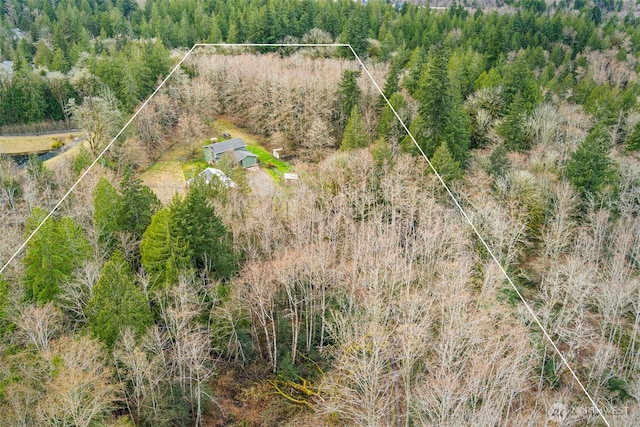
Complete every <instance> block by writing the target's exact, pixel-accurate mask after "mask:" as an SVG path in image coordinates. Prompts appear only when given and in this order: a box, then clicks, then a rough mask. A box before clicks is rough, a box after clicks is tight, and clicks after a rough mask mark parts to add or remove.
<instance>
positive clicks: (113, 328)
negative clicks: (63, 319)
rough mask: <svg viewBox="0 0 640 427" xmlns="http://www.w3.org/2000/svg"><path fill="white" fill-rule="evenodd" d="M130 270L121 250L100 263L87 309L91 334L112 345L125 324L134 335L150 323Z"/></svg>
mask: <svg viewBox="0 0 640 427" xmlns="http://www.w3.org/2000/svg"><path fill="white" fill-rule="evenodd" d="M132 278H133V270H132V268H131V266H130V265H129V264H128V262H127V260H126V259H125V257H124V255H123V254H122V252H120V251H116V252H114V254H113V256H112V257H111V259H110V260H109V261H108V262H107V263H106V264H105V265H104V266H103V267H102V271H101V273H100V278H99V279H98V282H97V283H96V285H95V286H94V287H93V296H92V297H91V299H90V300H89V302H88V304H87V307H86V313H87V320H88V322H89V327H90V328H91V331H92V332H93V335H94V336H96V337H97V338H98V339H100V340H101V341H103V342H104V343H105V344H106V345H107V347H109V348H113V345H114V344H115V342H116V340H117V339H118V338H119V337H120V335H121V334H122V332H124V330H125V328H131V329H132V330H133V332H134V333H135V335H136V336H137V337H140V336H141V335H142V334H143V333H144V332H145V331H146V329H147V328H148V327H149V326H151V325H152V324H153V317H152V315H151V310H150V308H149V301H148V300H147V297H146V296H145V295H144V293H143V292H142V291H141V290H140V289H139V288H138V287H136V285H135V284H134V282H133V279H132Z"/></svg>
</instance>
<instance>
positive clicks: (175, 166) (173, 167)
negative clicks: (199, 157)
mask: <svg viewBox="0 0 640 427" xmlns="http://www.w3.org/2000/svg"><path fill="white" fill-rule="evenodd" d="M140 179H142V182H143V183H144V184H145V185H147V186H148V187H149V188H151V190H152V191H153V192H154V193H155V195H156V196H157V197H158V199H160V201H161V202H162V203H165V204H166V203H168V202H169V201H170V200H171V198H172V197H173V196H174V195H175V194H176V193H178V194H184V192H185V189H186V185H187V182H186V180H185V179H184V173H183V171H182V162H179V161H176V160H161V161H158V162H156V163H155V164H154V165H153V166H151V167H150V168H149V169H147V171H145V172H144V173H143V174H142V175H141V176H140Z"/></svg>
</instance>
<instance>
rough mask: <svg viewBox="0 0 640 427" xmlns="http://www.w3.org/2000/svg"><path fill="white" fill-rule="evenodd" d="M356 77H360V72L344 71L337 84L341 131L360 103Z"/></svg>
mask: <svg viewBox="0 0 640 427" xmlns="http://www.w3.org/2000/svg"><path fill="white" fill-rule="evenodd" d="M358 77H360V71H353V70H344V72H343V73H342V79H341V80H340V83H339V84H338V113H339V117H338V122H339V124H340V128H341V129H342V128H344V125H345V123H346V121H347V119H348V117H349V115H350V114H351V111H352V110H353V107H355V106H356V105H358V104H359V103H360V97H361V91H360V87H358Z"/></svg>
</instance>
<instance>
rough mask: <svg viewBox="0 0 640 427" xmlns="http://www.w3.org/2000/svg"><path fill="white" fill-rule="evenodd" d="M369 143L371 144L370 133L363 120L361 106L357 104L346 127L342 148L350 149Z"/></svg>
mask: <svg viewBox="0 0 640 427" xmlns="http://www.w3.org/2000/svg"><path fill="white" fill-rule="evenodd" d="M367 145H369V135H368V134H367V130H366V129H365V127H364V123H363V121H362V114H361V113H360V107H358V106H357V105H356V106H354V107H353V109H352V110H351V114H350V115H349V120H348V121H347V126H346V127H345V128H344V134H343V135H342V142H341V143H340V149H341V150H350V149H352V148H361V147H366V146H367Z"/></svg>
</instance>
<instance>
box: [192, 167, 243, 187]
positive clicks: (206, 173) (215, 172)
mask: <svg viewBox="0 0 640 427" xmlns="http://www.w3.org/2000/svg"><path fill="white" fill-rule="evenodd" d="M198 177H202V179H204V182H206V183H207V184H210V183H211V180H213V179H218V180H219V181H220V182H221V183H222V185H224V186H225V187H227V188H229V187H231V188H233V187H236V183H235V182H233V180H232V179H231V178H229V177H228V176H227V175H226V174H225V173H224V172H222V171H221V170H220V169H215V168H206V169H205V170H203V171H202V172H200V173H199V174H198ZM194 179H195V178H191V179H190V180H188V181H187V184H188V185H191V184H192V183H193V181H194Z"/></svg>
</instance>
